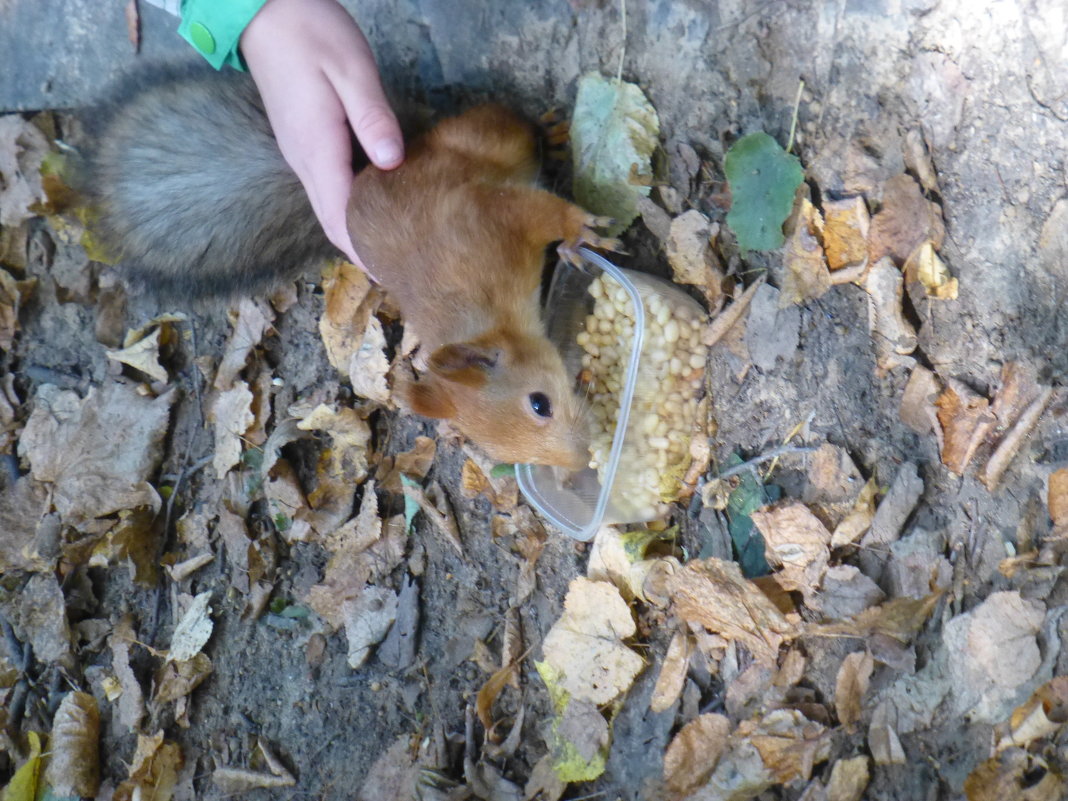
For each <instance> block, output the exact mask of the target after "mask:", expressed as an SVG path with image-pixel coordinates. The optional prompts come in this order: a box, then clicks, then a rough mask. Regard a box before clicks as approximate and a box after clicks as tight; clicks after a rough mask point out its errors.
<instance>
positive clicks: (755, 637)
mask: <svg viewBox="0 0 1068 801" xmlns="http://www.w3.org/2000/svg"><path fill="white" fill-rule="evenodd" d="M668 592H669V595H670V598H671V605H672V607H673V608H674V610H675V612H676V614H678V615H679V617H681V618H682V619H683V620H685V621H686V622H687V623H691V624H698V625H701V626H704V627H705V628H706V629H708V630H709V631H712V632H714V633H716V634H720V635H722V636H723V637H726V638H727V639H728V640H736V641H737V642H739V643H740V644H742V645H744V646H745V647H746V648H748V649H749V652H750V653H751V654H752V655H753V657H754V658H755V659H756V660H757V661H759V662H763V663H764V664H768V665H772V664H775V662H776V661H777V658H778V652H779V646H780V645H782V644H783V643H784V642H785V641H787V640H789V639H792V638H793V637H794V636H796V635H797V634H798V633H799V627H798V626H796V625H792V624H791V623H790V622H789V621H788V620H787V619H786V617H784V616H783V614H782V612H780V611H779V610H778V609H777V608H776V607H775V605H774V604H773V603H772V602H771V601H770V600H768V597H767V596H766V595H764V593H763V592H761V591H760V590H759V589H757V587H756V585H755V584H753V583H752V582H751V581H749V580H748V579H746V578H745V577H743V576H742V571H741V568H740V567H739V566H738V565H737V564H736V563H735V562H725V561H723V560H721V559H703V560H692V561H690V562H688V563H687V564H686V565H685V566H684V567H683V568H682V569H681V570H678V571H676V572H675V573H674V574H673V576H672V577H671V578H670V580H669V583H668Z"/></svg>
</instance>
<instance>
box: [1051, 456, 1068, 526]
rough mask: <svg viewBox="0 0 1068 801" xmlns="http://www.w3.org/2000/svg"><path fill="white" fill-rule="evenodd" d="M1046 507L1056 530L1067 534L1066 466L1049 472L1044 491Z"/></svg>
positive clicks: (1067, 498) (1067, 490) (1067, 472)
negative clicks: (1047, 482)
mask: <svg viewBox="0 0 1068 801" xmlns="http://www.w3.org/2000/svg"><path fill="white" fill-rule="evenodd" d="M1046 508H1047V509H1049V517H1050V520H1052V521H1053V528H1054V530H1055V531H1056V532H1058V533H1061V532H1063V533H1064V534H1068V467H1062V468H1061V469H1060V470H1055V471H1053V473H1051V474H1050V477H1049V484H1048V488H1047V491H1046Z"/></svg>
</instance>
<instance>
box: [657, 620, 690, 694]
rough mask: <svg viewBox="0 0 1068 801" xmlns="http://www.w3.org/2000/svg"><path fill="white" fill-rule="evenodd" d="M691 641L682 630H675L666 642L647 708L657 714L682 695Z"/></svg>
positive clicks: (688, 665) (688, 664)
mask: <svg viewBox="0 0 1068 801" xmlns="http://www.w3.org/2000/svg"><path fill="white" fill-rule="evenodd" d="M692 649H693V643H692V642H691V641H690V638H689V636H688V635H687V634H686V632H684V631H676V632H675V634H674V635H673V636H672V637H671V642H670V643H669V644H668V649H667V653H666V654H664V661H663V663H662V664H661V665H660V675H658V676H657V677H656V685H655V686H654V687H653V695H652V698H651V699H650V700H649V708H650V709H651V710H652V711H653V712H655V713H657V714H659V713H660V712H663V711H664V710H665V709H669V708H670V707H671V705H672V704H674V703H675V701H677V700H678V698H679V696H680V695H682V688H683V685H684V684H685V683H686V671H687V670H688V669H689V667H690V651H691V650H692Z"/></svg>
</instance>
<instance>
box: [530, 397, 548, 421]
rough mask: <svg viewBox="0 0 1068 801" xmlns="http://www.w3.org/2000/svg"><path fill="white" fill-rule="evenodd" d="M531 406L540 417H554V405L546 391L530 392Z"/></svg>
mask: <svg viewBox="0 0 1068 801" xmlns="http://www.w3.org/2000/svg"><path fill="white" fill-rule="evenodd" d="M530 408H531V409H533V410H534V414H536V415H538V417H552V416H553V405H552V404H551V403H549V396H548V395H546V394H545V393H544V392H531V393H530Z"/></svg>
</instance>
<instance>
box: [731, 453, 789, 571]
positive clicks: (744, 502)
mask: <svg viewBox="0 0 1068 801" xmlns="http://www.w3.org/2000/svg"><path fill="white" fill-rule="evenodd" d="M741 463H742V460H741V457H739V456H738V454H736V453H735V454H731V457H730V458H729V459H728V460H727V461H726V462H725V464H724V466H725V467H727V468H731V467H735V466H736V465H739V464H741ZM781 495H782V489H781V488H780V487H777V486H775V485H774V484H770V485H767V486H765V485H764V484H761V483H760V481H759V480H757V478H756V476H754V475H753V474H752V473H748V472H747V473H742V474H741V476H739V481H738V486H737V487H735V488H734V491H733V492H732V493H731V494H730V496H729V497H728V498H727V531H728V532H730V535H731V542H733V543H734V553H735V558H736V559H737V560H738V564H739V565H740V566H741V568H742V573H743V574H744V575H745V577H746V578H755V577H756V576H766V575H767V574H768V573H770V572H771V568H770V567H768V562H767V559H766V558H765V557H764V537H762V536H761V534H760V532H759V531H758V530H757V528H756V526H754V525H753V518H752V517H751V515H752V514H753V512H755V511H756V510H757V509H759V508H760V507H762V506H766V505H767V504H769V503H771V502H773V501H776V500H778V499H779V496H781Z"/></svg>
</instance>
